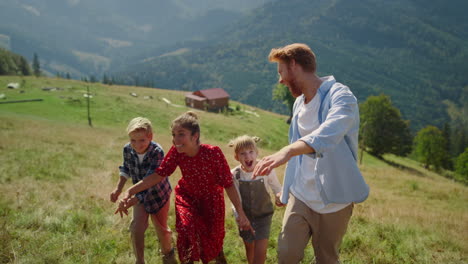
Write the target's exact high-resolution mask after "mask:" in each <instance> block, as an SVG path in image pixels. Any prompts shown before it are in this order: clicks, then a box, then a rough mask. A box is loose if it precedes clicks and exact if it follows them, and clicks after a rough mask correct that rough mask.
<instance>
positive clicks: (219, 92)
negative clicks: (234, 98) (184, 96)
mask: <svg viewBox="0 0 468 264" xmlns="http://www.w3.org/2000/svg"><path fill="white" fill-rule="evenodd" d="M195 93H200V94H201V95H202V96H204V97H206V98H207V99H208V100H212V99H218V98H226V97H228V98H229V94H228V93H227V92H226V91H224V89H223V88H211V89H205V90H199V91H196V92H194V94H195Z"/></svg>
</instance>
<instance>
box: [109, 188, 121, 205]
mask: <svg viewBox="0 0 468 264" xmlns="http://www.w3.org/2000/svg"><path fill="white" fill-rule="evenodd" d="M120 193H121V191H120V190H119V189H115V190H114V191H113V192H112V193H111V194H110V200H111V202H113V203H115V202H116V201H117V199H118V198H119V195H120Z"/></svg>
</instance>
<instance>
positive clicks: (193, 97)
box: [185, 93, 206, 101]
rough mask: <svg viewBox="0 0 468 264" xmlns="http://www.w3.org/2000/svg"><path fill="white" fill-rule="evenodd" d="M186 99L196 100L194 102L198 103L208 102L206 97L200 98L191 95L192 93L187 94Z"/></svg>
mask: <svg viewBox="0 0 468 264" xmlns="http://www.w3.org/2000/svg"><path fill="white" fill-rule="evenodd" d="M185 97H187V98H191V99H194V100H197V101H206V98H205V97H200V96H198V95H195V94H191V93H187V94H185Z"/></svg>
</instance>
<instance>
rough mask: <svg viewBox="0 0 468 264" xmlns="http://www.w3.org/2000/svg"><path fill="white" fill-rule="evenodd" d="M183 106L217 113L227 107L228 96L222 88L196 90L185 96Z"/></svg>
mask: <svg viewBox="0 0 468 264" xmlns="http://www.w3.org/2000/svg"><path fill="white" fill-rule="evenodd" d="M185 105H186V106H188V107H192V108H196V109H200V110H206V111H211V112H219V111H222V110H223V109H225V108H227V107H228V105H229V94H228V93H227V92H226V91H225V90H224V89H222V88H211V89H205V90H198V91H195V92H193V93H187V94H185Z"/></svg>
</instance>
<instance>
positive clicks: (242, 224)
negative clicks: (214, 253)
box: [236, 213, 255, 235]
mask: <svg viewBox="0 0 468 264" xmlns="http://www.w3.org/2000/svg"><path fill="white" fill-rule="evenodd" d="M236 220H237V224H238V225H239V229H240V230H241V231H250V232H251V233H252V235H255V230H254V229H253V227H252V226H251V225H250V221H249V219H248V218H247V217H246V216H245V214H244V213H240V214H239V216H238V217H237V218H236Z"/></svg>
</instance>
